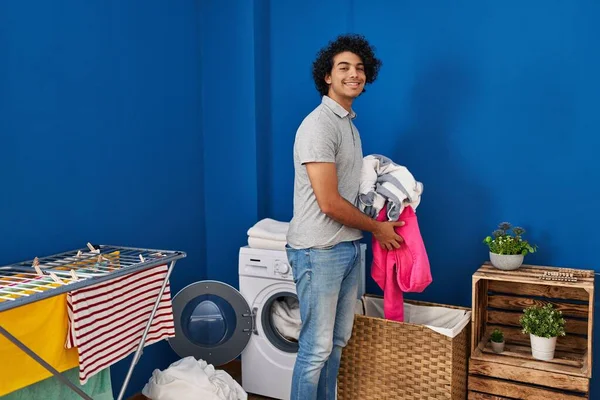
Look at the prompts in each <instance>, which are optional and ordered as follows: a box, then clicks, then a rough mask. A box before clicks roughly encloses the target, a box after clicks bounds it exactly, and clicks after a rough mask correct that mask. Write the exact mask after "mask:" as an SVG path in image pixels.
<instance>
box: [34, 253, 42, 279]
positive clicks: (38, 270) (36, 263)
mask: <svg viewBox="0 0 600 400" xmlns="http://www.w3.org/2000/svg"><path fill="white" fill-rule="evenodd" d="M33 268H34V269H35V273H36V274H38V275H40V276H42V275H44V273H43V272H42V269H41V268H40V259H39V258H37V257H36V258H34V259H33Z"/></svg>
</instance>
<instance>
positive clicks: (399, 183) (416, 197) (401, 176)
mask: <svg viewBox="0 0 600 400" xmlns="http://www.w3.org/2000/svg"><path fill="white" fill-rule="evenodd" d="M422 193H423V184H422V183H421V182H418V181H417V180H416V179H415V178H414V177H413V175H412V174H411V173H410V171H409V170H408V169H407V168H406V167H404V166H402V165H398V164H396V163H394V162H393V161H392V160H390V159H389V158H388V157H386V156H382V155H380V154H371V155H368V156H366V157H364V158H363V166H362V175H361V179H360V189H359V195H358V199H359V205H360V209H361V211H362V212H364V213H365V214H367V215H369V216H370V217H371V218H377V216H378V215H379V212H380V211H381V210H382V209H384V207H385V209H386V215H387V218H388V220H390V221H397V220H398V218H400V214H402V211H403V210H404V208H405V207H406V206H408V205H410V206H411V207H412V208H413V210H416V209H417V207H418V205H419V203H420V202H421V194H422Z"/></svg>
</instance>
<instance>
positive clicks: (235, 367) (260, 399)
mask: <svg viewBox="0 0 600 400" xmlns="http://www.w3.org/2000/svg"><path fill="white" fill-rule="evenodd" d="M219 369H222V370H224V371H225V372H227V373H228V374H229V375H231V377H232V378H233V379H235V380H236V381H238V382H241V378H242V364H241V363H240V362H239V361H232V362H230V363H229V364H225V365H223V366H221V367H219ZM147 399H148V398H147V397H146V396H144V395H143V394H137V395H135V396H133V397H130V398H129V400H147ZM248 400H272V399H271V397H264V396H258V395H255V394H248Z"/></svg>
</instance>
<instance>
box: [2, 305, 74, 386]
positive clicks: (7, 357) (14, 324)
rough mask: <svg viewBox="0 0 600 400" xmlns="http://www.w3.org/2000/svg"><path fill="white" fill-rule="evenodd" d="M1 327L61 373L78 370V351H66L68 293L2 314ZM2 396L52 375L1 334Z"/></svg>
mask: <svg viewBox="0 0 600 400" xmlns="http://www.w3.org/2000/svg"><path fill="white" fill-rule="evenodd" d="M0 326H2V327H3V328H4V329H6V330H7V331H8V332H10V333H11V334H12V335H13V336H15V337H16V338H17V339H19V340H20V341H21V342H23V343H24V344H25V345H26V346H27V347H29V348H30V349H31V350H33V351H34V352H35V353H36V354H37V355H38V356H40V357H41V358H43V359H44V360H45V361H46V362H47V363H48V364H50V365H52V366H53V367H54V368H56V369H57V370H58V371H60V372H63V371H66V370H68V369H71V368H74V367H79V361H78V354H77V349H76V348H73V349H65V339H66V337H67V331H68V320H67V295H66V293H64V294H61V295H58V296H54V297H51V298H49V299H45V300H40V301H37V302H35V303H31V304H27V305H24V306H21V307H17V308H13V309H11V310H8V311H3V312H1V313H0ZM0 354H2V362H0V377H2V378H1V379H0V396H3V395H5V394H7V393H10V392H12V391H14V390H17V389H21V388H23V387H25V386H28V385H30V384H32V383H35V382H39V381H41V380H42V379H46V378H48V377H49V376H51V375H52V374H51V373H50V372H49V371H47V370H46V369H45V368H44V367H42V366H41V365H39V364H38V363H37V362H36V361H35V360H34V359H33V358H31V357H29V356H28V355H27V354H25V353H24V352H23V350H21V349H19V348H18V347H17V346H15V345H14V344H13V343H12V342H10V341H9V340H8V339H7V338H5V337H4V336H3V335H0Z"/></svg>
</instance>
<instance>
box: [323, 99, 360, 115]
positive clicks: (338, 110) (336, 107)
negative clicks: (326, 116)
mask: <svg viewBox="0 0 600 400" xmlns="http://www.w3.org/2000/svg"><path fill="white" fill-rule="evenodd" d="M322 103H323V104H325V105H326V106H327V107H328V108H329V109H330V110H331V111H333V112H334V113H335V114H336V115H337V116H338V117H340V118H345V117H346V116H348V115H350V118H351V119H354V118H356V113H355V112H354V110H351V112H348V111H346V109H345V108H344V107H342V106H341V105H340V104H339V103H338V102H337V101H335V100H333V99H332V98H331V97H329V96H327V95H325V96H323V101H322Z"/></svg>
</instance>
